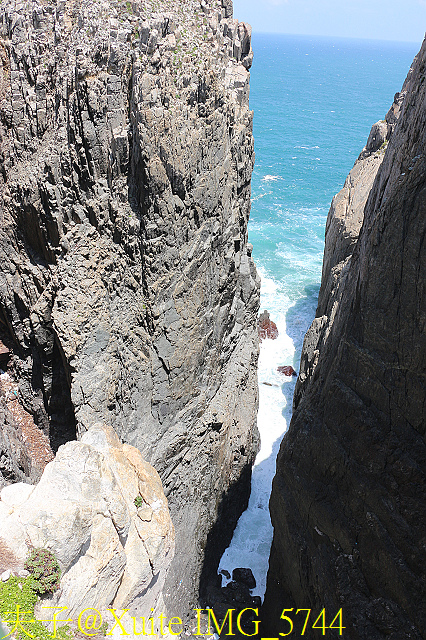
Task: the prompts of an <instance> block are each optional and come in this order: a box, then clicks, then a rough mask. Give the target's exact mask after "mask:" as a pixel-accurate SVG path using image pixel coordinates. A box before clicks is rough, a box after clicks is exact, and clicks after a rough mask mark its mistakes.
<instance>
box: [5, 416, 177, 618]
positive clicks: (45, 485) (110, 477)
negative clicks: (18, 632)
mask: <svg viewBox="0 0 426 640" xmlns="http://www.w3.org/2000/svg"><path fill="white" fill-rule="evenodd" d="M137 497H139V498H140V503H141V504H140V505H139V504H138V506H136V505H135V499H136V498H137ZM0 515H1V517H0V540H2V541H3V544H6V543H7V545H8V547H9V550H10V552H11V553H12V554H14V556H15V557H16V559H17V561H21V562H22V563H23V562H24V561H25V558H26V557H27V555H28V553H29V552H30V550H31V548H33V547H36V548H38V547H42V548H47V549H49V550H50V551H52V552H53V553H54V555H55V557H56V559H57V560H58V563H59V566H60V568H61V581H60V587H59V589H58V591H56V592H55V593H54V594H53V595H52V596H51V597H50V598H48V599H46V598H44V599H43V603H42V606H54V607H62V606H65V607H67V616H70V617H71V618H72V619H73V618H77V617H78V615H79V614H80V613H81V611H83V610H84V609H86V608H90V607H94V608H95V609H99V610H104V609H106V608H107V607H109V606H112V607H115V608H117V609H123V608H127V609H129V611H130V613H131V614H132V615H136V616H139V615H149V614H150V610H151V607H152V608H153V609H154V610H155V608H156V606H157V604H158V602H159V601H161V595H162V593H161V592H162V587H163V585H164V580H165V576H166V573H167V569H168V567H169V566H170V562H171V560H172V557H173V552H174V529H173V524H172V522H171V519H170V514H169V510H168V506H167V499H166V497H165V496H164V492H163V489H162V485H161V480H160V477H159V475H158V473H157V472H156V471H155V469H153V468H152V467H151V466H150V465H149V464H147V463H146V462H145V461H144V460H143V458H142V456H141V454H140V452H139V451H138V450H137V449H135V448H134V447H131V446H129V445H127V444H124V445H122V444H121V443H120V441H119V439H118V438H117V435H116V434H115V432H114V431H113V429H112V428H111V427H106V426H104V425H102V424H96V425H94V426H93V427H91V428H90V429H89V431H87V432H86V433H85V434H84V435H83V437H82V439H81V441H79V442H75V441H74V442H68V443H67V444H66V445H63V446H62V447H61V448H60V449H59V451H58V453H57V455H56V457H55V459H54V460H53V461H52V462H50V463H49V464H48V465H47V467H46V469H45V471H44V473H43V475H42V477H41V479H40V481H39V483H38V484H37V485H36V486H33V485H29V484H25V483H17V484H11V485H9V486H6V487H4V488H3V489H2V491H1V492H0ZM40 613H41V614H43V611H41V610H40ZM39 617H40V619H42V618H43V615H41V616H39Z"/></svg>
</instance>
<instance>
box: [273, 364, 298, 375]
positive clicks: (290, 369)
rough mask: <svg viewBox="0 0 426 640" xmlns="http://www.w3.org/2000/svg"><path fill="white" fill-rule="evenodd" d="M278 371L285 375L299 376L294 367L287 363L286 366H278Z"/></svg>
mask: <svg viewBox="0 0 426 640" xmlns="http://www.w3.org/2000/svg"><path fill="white" fill-rule="evenodd" d="M277 371H278V373H283V374H284V375H285V376H297V373H296V372H295V370H294V369H293V367H292V366H290V365H287V366H284V367H278V368H277Z"/></svg>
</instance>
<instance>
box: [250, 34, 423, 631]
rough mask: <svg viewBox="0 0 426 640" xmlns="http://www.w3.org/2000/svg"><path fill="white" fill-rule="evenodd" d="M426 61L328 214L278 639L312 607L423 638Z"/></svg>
mask: <svg viewBox="0 0 426 640" xmlns="http://www.w3.org/2000/svg"><path fill="white" fill-rule="evenodd" d="M425 68H426V44H425V43H423V46H422V48H421V50H420V53H419V54H418V56H417V57H416V59H415V61H414V63H413V66H412V68H411V70H410V73H409V74H408V77H407V80H406V82H405V84H404V87H403V91H402V92H401V94H397V95H396V97H395V102H394V105H393V107H392V109H391V111H390V112H389V114H388V115H387V117H386V123H379V125H377V126H375V127H374V128H373V132H372V134H371V135H370V137H369V142H368V144H367V147H366V148H365V149H364V151H363V152H362V153H361V155H360V158H359V160H358V161H357V163H356V164H355V167H354V169H353V170H352V171H351V173H350V175H349V177H348V180H347V181H346V183H345V186H344V188H343V190H342V191H341V192H340V194H338V195H337V196H336V197H335V199H334V200H333V203H332V207H331V210H330V214H329V218H328V221H327V231H326V247H325V253H324V266H323V277H322V283H321V290H320V295H319V300H318V309H317V317H316V318H315V320H314V322H313V324H312V326H311V328H310V329H309V331H308V332H307V334H306V337H305V342H304V347H303V354H302V358H301V367H300V376H299V379H298V382H297V389H296V392H295V396H294V414H293V418H292V421H291V424H290V428H289V431H288V433H287V434H286V436H285V437H284V439H283V442H282V444H281V448H280V452H279V455H278V459H277V473H276V476H275V479H274V483H273V490H272V495H271V501H270V509H271V517H272V521H273V525H274V540H273V545H272V549H271V556H270V565H269V573H268V584H267V591H266V596H265V603H264V610H263V616H262V618H263V620H264V622H265V623H266V624H267V625H268V626H269V630H270V631H273V635H277V631H279V630H281V626H282V625H285V624H286V623H285V621H284V622H282V621H280V615H281V612H282V610H283V608H285V607H296V608H298V607H310V608H311V609H312V616H313V615H314V614H315V618H316V617H317V616H318V615H319V614H320V612H321V610H322V609H323V608H325V616H326V619H325V624H326V625H327V626H328V625H329V624H330V623H331V622H332V620H333V618H334V617H335V616H336V614H337V613H338V611H339V610H340V609H341V610H342V616H343V618H342V619H343V625H344V627H345V629H344V630H343V636H344V637H345V638H348V639H351V640H365V639H367V638H368V640H384V638H386V639H388V640H391V639H392V640H403V639H405V638H406V639H407V640H408V638H410V639H412V640H414V639H416V640H420V639H421V638H423V639H424V638H425V637H426V635H425V633H426V610H425V606H424V603H425V601H426V599H425V597H426V590H425V589H426V574H425V566H426V564H425V537H424V523H425V521H426V478H425V470H426V446H425V420H424V417H425V413H424V407H425V401H426V385H425V375H426V360H425V358H426V343H425V335H426V333H425V308H426V291H425V273H426V251H425V247H424V238H425V233H426V227H425V224H426V216H425V201H426V200H425V198H426V108H425V107H426V84H425V83H424V79H425ZM385 125H386V126H385ZM385 129H386V130H385ZM383 136H385V139H384V140H383V141H382V138H383ZM379 143H380V145H379ZM295 617H296V616H293V618H295ZM299 617H301V616H299ZM315 618H313V620H315ZM313 620H312V621H313ZM303 622H304V621H302V622H300V620H298V621H297V622H296V623H295V630H296V632H297V631H300V630H301V627H302V626H303ZM287 624H288V623H287ZM317 626H320V624H319V625H317ZM299 627H300V629H299ZM287 630H288V628H286V629H282V631H283V632H284V633H285V632H286V631H287ZM309 634H310V635H309V637H322V635H323V634H322V631H321V629H317V630H316V631H315V630H313V629H310V630H309ZM270 635H272V633H271V634H270ZM326 635H327V636H328V637H331V638H338V637H340V634H339V630H338V621H336V622H335V624H334V629H326Z"/></svg>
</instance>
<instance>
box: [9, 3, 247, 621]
mask: <svg viewBox="0 0 426 640" xmlns="http://www.w3.org/2000/svg"><path fill="white" fill-rule="evenodd" d="M250 34H251V30H250V27H249V26H248V25H246V24H245V23H239V22H238V21H237V20H234V19H233V18H232V2H230V1H229V2H228V1H226V2H225V1H224V2H223V3H222V4H221V3H220V2H219V1H218V0H211V1H205V0H201V2H196V1H195V0H185V1H184V0H177V1H176V2H173V3H170V2H167V1H166V0H160V2H151V1H150V0H140V1H135V2H121V1H120V0H116V1H115V0H107V1H102V0H96V1H95V2H93V1H89V0H83V1H78V2H68V1H64V2H59V1H58V2H53V3H51V2H42V3H38V2H15V1H13V2H12V1H9V0H5V1H4V2H2V5H1V16H0V60H1V66H2V69H1V74H0V140H1V165H0V167H1V171H0V212H1V220H2V229H1V239H0V261H1V264H2V265H3V269H2V273H1V281H0V327H1V331H0V333H1V335H0V338H1V339H2V340H3V342H4V344H5V345H6V346H7V347H8V348H9V349H10V350H11V352H12V353H13V356H12V358H11V365H10V367H9V370H8V373H9V374H10V376H11V378H13V380H14V381H15V382H16V384H17V386H18V399H19V401H20V402H21V403H22V406H23V407H24V408H25V410H26V411H28V412H29V413H30V414H31V415H32V416H33V418H34V421H35V423H36V424H37V425H38V427H39V428H40V429H41V430H42V431H43V432H44V434H45V435H46V436H48V437H49V439H50V443H51V445H52V448H53V450H55V451H56V450H57V448H58V446H59V445H60V444H61V443H63V442H67V441H69V440H72V439H74V438H75V437H76V435H77V436H78V437H80V436H81V435H82V434H83V433H84V432H85V431H86V430H87V428H88V426H89V425H91V424H93V423H94V422H97V421H102V422H105V423H107V424H111V425H112V426H113V428H114V429H115V431H116V432H117V434H118V436H119V438H120V439H122V440H123V441H125V442H127V443H129V444H131V445H134V446H136V447H137V448H138V449H139V450H140V451H141V452H142V454H143V456H144V458H145V459H147V460H148V461H149V462H150V463H151V464H153V465H154V466H155V468H156V469H157V470H158V472H159V474H160V476H161V479H162V481H163V485H164V488H165V492H166V495H167V497H168V500H169V505H170V510H171V514H172V519H173V522H174V525H175V528H176V555H175V559H174V561H173V563H172V567H171V570H170V572H169V576H168V578H167V581H166V588H165V598H166V600H167V602H168V606H169V608H170V610H171V611H172V612H175V615H180V614H181V613H184V612H182V608H184V609H185V608H186V607H188V606H191V605H192V603H194V602H195V601H196V598H197V596H198V589H199V576H200V572H202V571H203V570H204V572H207V573H208V572H209V571H210V570H211V569H212V568H213V567H214V565H215V562H216V560H218V558H219V557H220V554H221V553H222V551H223V549H224V547H225V546H226V545H227V542H228V540H229V538H230V535H231V531H232V527H233V525H234V524H235V522H236V520H237V518H238V515H239V513H240V512H241V510H242V509H244V505H245V503H246V501H247V499H248V493H249V484H250V469H251V464H252V462H253V459H254V455H255V452H256V449H257V432H256V427H255V415H256V409H257V380H256V365H257V357H258V338H257V333H256V316H257V311H258V305H259V279H258V277H257V275H256V271H255V267H254V264H253V262H252V259H251V250H250V249H251V247H250V245H248V244H247V221H248V216H249V209H250V177H251V171H252V166H253V159H254V154H253V137H252V113H251V112H250V110H249V103H248V97H249V72H248V68H249V67H250V65H251V60H252V52H251V46H250ZM5 456H6V459H7V460H9V461H10V460H11V459H13V452H11V449H10V447H9V450H8V451H6V453H5ZM27 471H28V470H27ZM23 473H24V472H23ZM24 475H25V474H24ZM26 477H29V478H30V479H31V470H29V471H28V473H27V474H26ZM17 479H20V477H19V474H18V476H17ZM213 525H215V527H213Z"/></svg>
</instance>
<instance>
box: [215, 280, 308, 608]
mask: <svg viewBox="0 0 426 640" xmlns="http://www.w3.org/2000/svg"><path fill="white" fill-rule="evenodd" d="M260 271H262V270H260ZM261 291H262V296H261V299H262V305H261V310H263V309H268V311H269V313H270V318H271V320H272V321H273V322H275V324H276V325H277V328H278V332H279V336H278V338H277V339H276V340H270V339H266V340H263V341H262V344H261V347H260V359H259V371H258V379H259V413H258V421H257V425H258V429H259V432H260V438H261V449H260V451H259V453H258V455H257V457H256V462H255V465H254V468H253V476H252V487H251V495H250V500H249V505H248V508H247V510H246V511H244V513H243V514H242V515H241V517H240V519H239V521H238V524H237V527H236V529H235V532H234V536H233V538H232V541H231V544H230V546H229V547H228V549H226V551H225V553H224V554H223V556H222V559H221V561H220V564H219V571H220V570H221V569H225V570H227V571H229V573H230V574H231V575H232V570H233V569H235V568H236V567H250V569H251V570H252V571H253V575H254V577H255V579H256V588H255V589H253V591H252V594H253V595H259V596H261V597H262V599H263V596H264V594H265V590H266V574H267V571H268V561H269V552H270V547H271V542H272V533H273V530H272V524H271V519H270V516H269V497H270V494H271V486H272V480H273V477H274V475H275V461H276V457H277V453H278V450H279V446H280V443H281V440H282V437H283V434H284V433H285V431H286V430H287V427H288V423H289V421H290V417H291V405H292V398H293V392H294V384H295V380H296V378H295V377H291V378H289V377H286V376H284V375H283V374H280V373H278V371H277V367H278V366H280V365H293V366H294V363H293V362H294V356H295V346H294V344H293V340H292V339H291V338H290V337H289V336H288V335H287V333H286V314H287V311H288V309H289V308H290V306H291V305H292V304H294V303H292V302H291V301H290V299H289V298H288V297H287V296H286V295H285V294H284V293H283V292H282V291H280V287H279V286H278V285H277V284H276V283H275V282H274V281H273V280H272V279H270V278H267V277H265V276H264V275H263V274H262V289H261ZM265 383H267V384H265ZM228 582H229V580H227V579H226V578H224V577H223V578H222V586H225V585H226V584H227V583H228Z"/></svg>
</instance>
